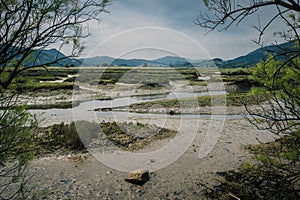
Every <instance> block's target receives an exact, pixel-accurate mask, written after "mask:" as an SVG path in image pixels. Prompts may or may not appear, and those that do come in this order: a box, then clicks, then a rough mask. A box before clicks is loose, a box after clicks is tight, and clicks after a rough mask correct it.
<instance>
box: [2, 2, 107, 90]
mask: <svg viewBox="0 0 300 200" xmlns="http://www.w3.org/2000/svg"><path fill="white" fill-rule="evenodd" d="M109 3H110V0H5V1H4V0H1V1H0V27H1V29H0V66H1V68H0V76H2V75H3V74H5V76H7V78H6V79H1V82H0V86H2V87H3V88H4V89H6V88H7V87H8V85H9V84H10V83H11V82H12V80H13V79H14V77H16V76H17V75H19V74H20V73H21V72H22V71H24V70H26V69H27V68H28V67H38V64H37V63H38V62H37V60H38V58H39V55H40V54H41V51H40V50H43V49H45V48H47V47H50V46H51V45H56V46H60V48H62V47H64V46H66V45H67V46H68V47H69V48H70V49H71V53H70V54H69V55H68V57H74V56H77V55H79V54H80V52H81V51H82V50H83V46H82V42H81V39H82V38H85V37H87V36H88V35H89V31H88V24H87V23H88V22H89V21H91V20H99V14H100V13H102V12H107V11H106V10H105V7H106V6H107V5H108V4H109ZM56 58H57V59H55V61H56V62H57V60H59V59H64V57H61V56H60V55H57V57H56ZM28 59H34V60H35V62H34V64H32V65H31V66H27V67H24V66H23V63H24V62H25V61H26V60H28ZM43 64H45V63H43ZM49 64H51V63H49Z"/></svg>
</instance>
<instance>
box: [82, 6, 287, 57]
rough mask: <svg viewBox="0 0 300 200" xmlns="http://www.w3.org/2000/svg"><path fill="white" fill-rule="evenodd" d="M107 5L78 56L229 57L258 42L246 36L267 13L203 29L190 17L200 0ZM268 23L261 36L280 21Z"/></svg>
mask: <svg viewBox="0 0 300 200" xmlns="http://www.w3.org/2000/svg"><path fill="white" fill-rule="evenodd" d="M108 10H109V11H110V14H103V15H101V23H100V24H97V23H96V22H92V23H90V24H89V29H90V32H91V36H90V37H89V38H88V39H86V41H85V42H86V47H87V49H86V50H85V52H84V54H83V56H82V57H94V56H112V57H124V58H137V57H139V58H157V57H162V56H165V55H179V56H184V57H188V58H191V59H205V58H216V57H218V58H222V59H231V58H235V57H237V56H240V55H244V54H246V53H248V52H250V51H252V50H254V49H256V48H258V46H257V45H256V44H255V43H254V42H252V41H251V40H255V39H257V34H258V32H257V31H256V30H255V29H254V28H253V26H254V25H256V24H257V21H258V18H259V19H260V20H261V21H262V22H263V21H265V20H267V19H268V17H270V16H271V14H272V13H273V10H271V9H265V10H264V11H263V12H260V13H258V14H259V17H258V16H257V15H255V16H253V17H251V18H249V19H247V20H245V21H244V23H242V24H240V25H239V26H237V27H235V26H233V27H232V28H230V29H229V30H227V31H223V32H218V31H213V32H211V33H209V34H206V32H207V30H205V29H204V28H201V27H200V26H197V25H195V23H194V22H195V19H196V18H197V16H199V14H200V12H202V13H203V12H207V9H206V8H205V6H204V5H203V0H186V1H182V0H151V1H150V0H149V1H142V0H115V1H114V2H113V4H112V5H110V6H109V7H108ZM272 28H273V29H274V30H272ZM272 28H271V30H270V34H267V35H266V36H265V41H266V42H268V41H271V40H270V39H271V33H272V32H274V31H275V28H276V29H280V28H281V27H280V24H279V23H277V24H276V25H275V26H274V27H272Z"/></svg>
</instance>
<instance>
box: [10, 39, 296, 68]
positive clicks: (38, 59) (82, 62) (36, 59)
mask: <svg viewBox="0 0 300 200" xmlns="http://www.w3.org/2000/svg"><path fill="white" fill-rule="evenodd" d="M294 46H295V42H287V43H282V44H279V45H269V46H265V47H263V48H259V49H256V50H254V51H251V52H250V53H248V54H246V55H243V56H240V57H237V58H235V59H231V60H222V59H221V58H214V59H204V60H190V59H185V58H182V57H176V56H166V57H162V58H157V59H153V60H147V59H139V58H137V59H122V58H112V57H108V56H97V57H93V58H81V59H73V58H67V57H66V56H65V55H64V54H62V53H61V52H59V51H58V50H56V49H49V50H36V51H33V55H32V56H31V57H30V59H27V60H25V61H24V62H23V65H24V66H33V65H48V64H49V63H52V64H50V66H103V65H105V66H133V67H135V66H171V67H189V66H193V67H208V66H218V67H223V68H234V67H250V66H254V65H256V64H257V63H259V62H261V61H264V60H266V59H267V57H268V54H272V55H275V54H276V55H278V54H281V53H283V52H284V51H285V50H287V49H288V50H291V49H292V48H294ZM14 48H16V47H14ZM282 58H283V57H282V56H277V59H282ZM56 59H59V60H58V61H57V62H55V63H53V62H54V61H55V60H56Z"/></svg>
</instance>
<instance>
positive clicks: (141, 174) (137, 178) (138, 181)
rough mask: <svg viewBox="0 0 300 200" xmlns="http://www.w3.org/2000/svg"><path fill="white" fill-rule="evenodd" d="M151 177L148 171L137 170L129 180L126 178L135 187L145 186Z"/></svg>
mask: <svg viewBox="0 0 300 200" xmlns="http://www.w3.org/2000/svg"><path fill="white" fill-rule="evenodd" d="M149 179H150V175H149V171H148V170H142V169H139V170H135V171H133V172H131V173H129V174H128V176H127V178H125V181H127V182H129V183H132V184H135V185H143V184H145V183H146V182H147V181H149Z"/></svg>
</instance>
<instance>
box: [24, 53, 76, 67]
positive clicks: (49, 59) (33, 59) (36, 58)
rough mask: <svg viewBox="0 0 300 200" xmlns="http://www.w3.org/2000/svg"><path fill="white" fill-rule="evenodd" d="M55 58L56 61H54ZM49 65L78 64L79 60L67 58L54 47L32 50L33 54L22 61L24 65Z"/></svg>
mask: <svg viewBox="0 0 300 200" xmlns="http://www.w3.org/2000/svg"><path fill="white" fill-rule="evenodd" d="M56 60H57V62H55V61H56ZM49 63H51V64H50V65H51V66H80V65H81V63H80V61H79V60H77V59H74V58H68V57H66V56H65V55H64V54H62V53H61V52H60V51H58V50H56V49H49V50H36V51H33V55H32V56H30V59H26V60H25V61H24V62H23V65H24V66H28V67H29V66H34V65H48V64H49Z"/></svg>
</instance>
